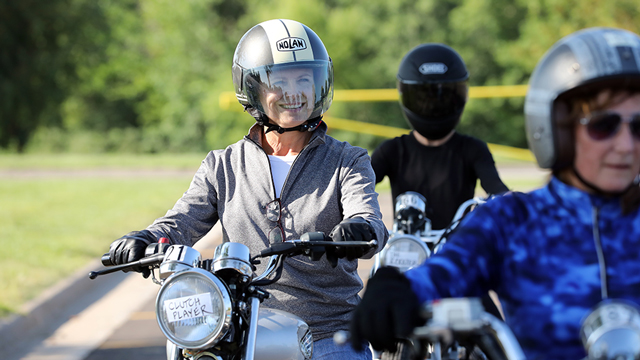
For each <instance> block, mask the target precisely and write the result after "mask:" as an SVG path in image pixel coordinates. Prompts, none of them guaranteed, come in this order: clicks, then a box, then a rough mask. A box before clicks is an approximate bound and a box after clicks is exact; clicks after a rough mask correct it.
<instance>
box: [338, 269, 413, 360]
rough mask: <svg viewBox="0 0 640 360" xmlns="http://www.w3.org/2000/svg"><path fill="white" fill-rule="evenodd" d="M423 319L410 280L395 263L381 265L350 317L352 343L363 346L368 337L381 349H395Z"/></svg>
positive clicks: (354, 345)
mask: <svg viewBox="0 0 640 360" xmlns="http://www.w3.org/2000/svg"><path fill="white" fill-rule="evenodd" d="M423 323H424V320H422V319H421V318H420V303H419V302H418V298H417V296H416V294H415V293H414V292H413V291H412V290H411V283H410V282H409V279H407V278H406V277H405V276H404V275H403V274H401V273H400V271H398V269H396V268H394V267H382V268H380V269H378V271H377V272H376V273H375V275H373V277H372V278H371V279H369V281H368V283H367V288H366V290H365V293H364V296H363V298H362V301H361V302H360V304H358V306H357V307H356V309H355V310H354V312H353V317H352V318H351V329H350V332H351V346H352V347H353V348H354V349H355V350H358V351H360V350H362V343H363V342H364V341H369V342H370V343H371V346H372V347H373V348H374V349H376V350H378V351H382V350H388V351H391V352H395V350H396V339H398V338H403V337H407V336H408V335H410V334H411V332H412V331H413V329H414V328H415V327H416V326H420V325H422V324H423Z"/></svg>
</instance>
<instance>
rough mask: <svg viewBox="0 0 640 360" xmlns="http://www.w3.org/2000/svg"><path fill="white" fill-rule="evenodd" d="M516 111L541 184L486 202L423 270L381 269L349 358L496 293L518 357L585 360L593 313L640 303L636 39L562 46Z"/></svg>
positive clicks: (603, 38)
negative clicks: (441, 305)
mask: <svg viewBox="0 0 640 360" xmlns="http://www.w3.org/2000/svg"><path fill="white" fill-rule="evenodd" d="M524 110H525V123H526V124H525V125H526V126H525V129H526V134H527V139H528V143H529V147H530V149H531V150H532V152H533V154H534V155H535V157H536V161H537V163H538V165H539V166H540V167H541V168H545V169H551V171H552V175H551V178H550V180H549V182H548V183H547V184H546V186H544V187H542V188H540V189H537V190H534V191H531V192H529V193H516V192H511V193H507V194H505V195H503V196H500V197H497V198H494V199H492V200H490V201H488V202H487V203H486V204H485V205H483V206H481V207H479V208H478V209H476V210H475V211H473V212H472V213H470V214H469V215H468V216H467V217H466V218H465V219H464V220H463V222H462V224H461V225H460V226H459V227H458V230H457V232H456V233H455V234H453V235H452V236H451V238H450V239H449V241H448V243H447V244H446V245H445V246H444V248H443V250H442V251H441V252H439V253H438V254H436V255H434V256H433V257H431V258H430V259H427V260H426V261H425V262H424V263H423V264H422V265H421V266H420V267H417V268H414V269H411V270H409V271H407V272H406V273H404V274H400V273H398V271H396V270H395V269H393V268H381V269H380V270H378V272H377V273H376V274H375V276H374V277H373V278H372V279H370V280H369V282H368V283H367V289H366V291H365V295H364V297H363V300H362V302H361V303H360V304H359V305H358V307H357V308H356V311H355V312H354V316H353V318H352V324H351V340H352V342H353V346H354V347H355V348H359V347H360V344H361V343H362V341H364V340H369V341H370V342H371V344H372V346H373V347H374V348H376V349H388V350H392V349H394V348H395V343H396V340H395V339H397V338H401V337H403V336H407V335H408V334H410V333H411V331H412V329H413V328H414V327H416V326H418V325H420V324H422V323H423V322H424V320H423V319H421V318H420V317H419V315H418V314H419V309H420V306H421V305H422V304H424V303H426V302H428V301H431V300H434V299H438V298H443V297H474V296H480V295H481V294H484V293H485V292H486V291H488V290H494V291H495V292H496V293H497V294H498V296H499V297H500V300H501V304H502V307H503V311H504V315H505V321H506V323H507V324H508V325H509V326H510V328H511V329H512V331H513V333H514V334H515V336H516V338H517V340H518V341H519V343H520V345H521V346H522V348H523V350H524V353H525V355H526V358H527V359H582V358H585V357H586V356H587V351H586V348H587V347H588V346H589V344H588V343H587V342H585V344H583V343H582V341H581V325H582V322H583V321H584V319H585V317H586V316H587V315H588V314H589V313H590V312H591V310H592V309H593V308H594V307H596V306H597V305H598V304H601V302H602V301H604V300H611V299H619V300H621V301H625V302H627V303H629V304H632V306H633V307H636V308H637V307H638V306H639V305H640V277H638V275H637V274H639V273H640V253H639V252H638V251H637V250H636V249H638V248H639V247H640V210H639V206H640V186H639V184H638V180H639V178H638V174H639V173H640V36H638V35H637V34H635V33H632V32H629V31H626V30H622V29H615V28H588V29H584V30H581V31H578V32H575V33H573V34H570V35H568V36H566V37H564V38H562V39H561V40H560V41H558V42H557V43H556V44H555V45H554V46H553V47H552V48H551V49H549V50H548V51H547V53H546V54H545V55H544V56H543V58H542V59H541V60H540V61H539V62H538V64H537V66H536V68H535V69H534V71H533V73H532V75H531V78H530V80H529V89H528V92H527V95H526V98H525V109H524ZM449 279H456V280H455V281H450V280H449ZM609 340H611V339H609ZM629 345H633V344H629ZM600 350H604V351H606V349H600ZM636 355H637V354H636Z"/></svg>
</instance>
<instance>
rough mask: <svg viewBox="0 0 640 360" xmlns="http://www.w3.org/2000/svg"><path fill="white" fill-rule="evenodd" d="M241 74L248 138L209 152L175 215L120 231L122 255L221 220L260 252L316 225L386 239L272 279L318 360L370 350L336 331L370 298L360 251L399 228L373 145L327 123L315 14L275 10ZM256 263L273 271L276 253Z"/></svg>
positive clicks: (323, 56)
mask: <svg viewBox="0 0 640 360" xmlns="http://www.w3.org/2000/svg"><path fill="white" fill-rule="evenodd" d="M232 75H233V83H234V86H235V91H236V97H237V98H238V101H239V102H240V104H241V105H242V106H244V108H245V110H246V111H247V112H248V113H249V114H251V115H252V116H253V117H254V118H255V120H256V124H255V125H253V126H252V127H251V129H249V133H248V135H246V136H245V137H244V138H243V139H242V140H240V141H238V142H237V143H235V144H233V145H231V146H229V147H227V148H226V149H223V150H214V151H212V152H210V153H209V154H208V155H207V157H206V158H205V159H204V160H203V162H202V165H201V166H200V169H199V170H198V171H197V173H196V174H195V177H194V178H193V181H192V182H191V186H190V187H189V189H188V190H187V191H186V192H185V193H184V195H183V196H182V197H181V198H180V199H179V200H178V202H177V203H176V204H175V206H174V207H173V209H171V210H169V211H168V212H167V214H166V215H165V216H164V217H161V218H159V219H157V220H156V221H155V222H154V223H153V224H152V225H150V226H148V227H147V228H146V229H145V230H142V231H137V232H133V233H131V234H127V235H125V236H123V237H122V238H120V239H118V240H116V241H114V242H113V243H112V244H111V248H110V257H111V261H112V262H113V263H114V264H122V263H127V262H131V261H135V260H137V259H139V258H140V257H141V256H142V255H143V254H144V249H145V247H146V245H147V244H148V243H151V242H155V241H157V239H158V238H160V237H165V238H168V239H169V241H170V243H171V244H186V245H189V246H190V245H192V244H194V243H195V242H196V241H198V240H199V239H200V238H202V237H203V236H204V235H205V234H206V233H207V232H208V231H209V230H210V229H211V228H212V227H213V226H214V225H215V224H216V223H217V222H218V221H220V223H221V224H222V230H223V235H224V241H233V242H239V243H243V244H245V245H246V246H247V247H249V250H250V253H251V254H252V255H255V254H258V253H260V252H261V251H262V250H264V249H265V248H267V247H268V246H269V245H270V244H274V243H279V242H282V241H285V240H290V239H300V237H301V236H302V235H303V234H304V233H307V232H318V231H319V232H324V233H325V234H329V235H330V236H331V238H332V239H333V241H336V242H339V241H347V240H359V241H369V240H373V239H376V240H377V242H378V247H377V248H375V249H371V248H369V247H350V248H342V250H339V251H331V248H329V249H327V251H328V253H327V256H323V257H322V258H321V259H320V260H319V261H311V260H310V259H308V258H306V257H302V256H295V257H292V258H287V259H286V260H285V263H284V271H283V273H282V275H281V278H280V279H279V280H278V281H277V282H275V283H274V284H271V285H267V286H265V289H266V290H267V291H269V293H270V294H271V296H270V297H269V298H268V299H266V300H265V301H264V306H266V307H269V308H275V309H279V310H285V311H287V312H290V313H293V314H295V315H297V316H299V317H300V318H302V319H303V320H305V321H306V322H307V324H308V325H309V327H310V329H311V333H312V335H313V340H314V344H313V359H370V358H371V354H370V353H364V354H363V353H355V352H354V351H353V349H351V348H350V347H346V346H345V347H338V346H336V345H334V343H333V340H332V336H333V334H334V333H335V332H336V331H339V330H347V329H348V324H349V319H350V312H351V311H352V310H353V309H354V308H355V305H356V304H357V303H358V301H359V296H358V292H359V291H360V290H361V289H362V281H361V280H360V278H359V276H358V273H357V259H358V258H361V257H365V258H370V257H372V256H373V255H374V253H375V252H377V251H378V250H379V249H381V248H382V247H383V246H384V245H385V243H386V240H387V237H388V233H387V230H386V228H385V227H384V224H383V222H382V220H381V217H382V214H381V212H380V208H379V205H378V200H377V194H376V192H375V183H374V176H375V175H374V172H373V169H372V168H371V163H370V158H369V156H368V154H367V151H366V150H364V149H362V148H359V147H354V146H351V145H349V144H348V143H346V142H340V141H337V140H336V139H334V138H332V137H330V136H328V135H327V134H326V131H327V126H326V125H325V123H324V122H322V115H323V114H324V113H325V112H326V111H327V109H329V106H330V105H331V101H332V97H333V65H332V62H331V58H330V57H329V55H328V53H327V50H326V49H325V47H324V45H323V43H322V41H321V40H320V38H319V37H318V35H316V34H315V33H314V32H313V31H312V30H311V29H310V28H308V27H307V26H305V25H304V24H301V23H299V22H297V21H292V20H283V19H277V20H270V21H265V22H263V23H260V24H258V25H256V26H254V27H253V28H251V29H250V30H249V31H247V32H246V33H245V35H244V36H243V37H242V39H241V40H240V42H239V43H238V46H237V48H236V51H235V54H234V56H233V66H232ZM256 266H257V269H256V270H255V273H256V274H261V273H262V272H263V271H264V270H265V267H266V266H267V262H266V261H265V262H263V263H262V264H258V265H256ZM140 270H141V271H145V270H146V271H147V275H148V269H140Z"/></svg>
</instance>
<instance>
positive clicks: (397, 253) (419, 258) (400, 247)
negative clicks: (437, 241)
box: [380, 235, 431, 272]
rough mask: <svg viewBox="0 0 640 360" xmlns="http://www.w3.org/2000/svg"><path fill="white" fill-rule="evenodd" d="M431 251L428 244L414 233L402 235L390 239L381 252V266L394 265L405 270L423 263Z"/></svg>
mask: <svg viewBox="0 0 640 360" xmlns="http://www.w3.org/2000/svg"><path fill="white" fill-rule="evenodd" d="M430 255H431V252H430V251H429V248H428V247H427V245H426V244H425V243H424V242H423V241H422V240H420V239H419V238H417V237H416V236H413V235H400V236H397V237H393V238H391V239H389V241H388V242H387V245H386V246H385V248H384V249H383V250H382V252H381V254H380V263H381V266H394V267H397V268H398V269H399V270H400V271H402V272H404V271H407V270H409V269H411V268H412V267H416V266H418V265H420V264H422V263H423V262H424V261H425V260H426V259H427V258H428V257H429V256H430Z"/></svg>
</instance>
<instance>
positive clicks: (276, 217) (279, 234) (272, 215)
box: [265, 199, 284, 244]
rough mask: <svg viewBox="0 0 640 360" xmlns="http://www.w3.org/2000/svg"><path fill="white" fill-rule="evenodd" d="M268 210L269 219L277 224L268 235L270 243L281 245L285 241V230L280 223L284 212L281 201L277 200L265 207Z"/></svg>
mask: <svg viewBox="0 0 640 360" xmlns="http://www.w3.org/2000/svg"><path fill="white" fill-rule="evenodd" d="M265 208H266V210H267V219H268V220H269V221H273V222H275V223H276V227H275V228H273V229H271V230H270V231H269V234H268V238H269V243H270V244H275V243H281V242H283V241H284V230H283V229H282V224H281V223H280V215H281V214H282V211H281V209H280V199H275V200H273V201H271V202H269V203H267V205H266V206H265Z"/></svg>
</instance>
